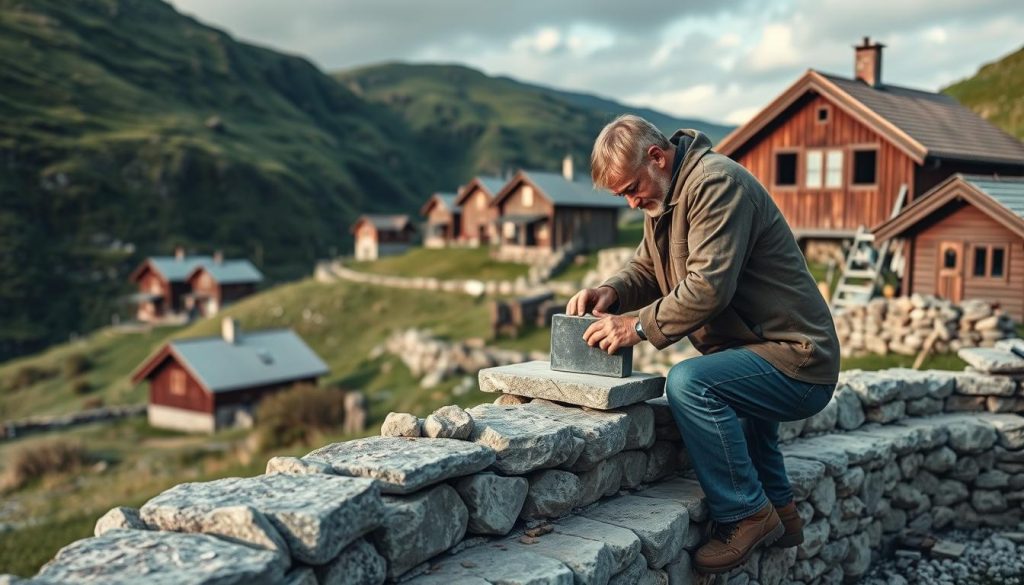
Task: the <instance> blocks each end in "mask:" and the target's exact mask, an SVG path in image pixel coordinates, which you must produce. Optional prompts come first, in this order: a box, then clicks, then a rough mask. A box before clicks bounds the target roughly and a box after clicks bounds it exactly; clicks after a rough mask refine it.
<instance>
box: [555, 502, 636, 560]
mask: <svg viewBox="0 0 1024 585" xmlns="http://www.w3.org/2000/svg"><path fill="white" fill-rule="evenodd" d="M552 527H553V528H554V531H555V532H557V533H559V534H567V535H570V536H576V537H579V538H585V539H588V540H593V541H597V542H600V543H603V544H604V545H605V546H606V548H607V549H608V552H610V553H611V558H612V565H611V572H612V574H616V573H619V572H621V571H623V570H625V569H626V567H628V566H629V565H630V564H632V563H633V561H634V560H635V559H636V558H637V557H638V556H639V555H640V538H639V537H637V535H636V534H634V533H633V531H632V530H628V529H626V528H622V527H620V526H614V525H612V524H607V523H605V522H598V521H597V520H591V519H590V518H584V517H583V516H569V517H566V518H563V519H561V520H558V521H557V522H555V523H553V524H552ZM641 558H643V557H641ZM645 564H646V562H645Z"/></svg>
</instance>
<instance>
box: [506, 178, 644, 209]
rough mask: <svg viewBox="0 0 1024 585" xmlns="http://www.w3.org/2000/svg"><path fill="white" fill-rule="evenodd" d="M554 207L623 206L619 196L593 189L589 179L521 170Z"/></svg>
mask: <svg viewBox="0 0 1024 585" xmlns="http://www.w3.org/2000/svg"><path fill="white" fill-rule="evenodd" d="M523 174H524V175H525V176H526V177H528V178H529V179H530V181H532V182H533V184H535V185H537V188H538V189H540V190H541V191H542V192H543V193H544V196H545V197H547V198H548V199H550V200H551V203H553V204H554V205H555V206H556V207H561V206H564V207H625V206H626V205H625V203H624V201H623V199H622V198H621V197H615V196H614V195H612V194H611V193H605V192H602V191H597V190H595V189H594V185H593V183H591V182H590V181H586V182H583V181H572V182H570V181H566V180H565V177H563V176H562V175H561V173H547V172H539V171H523Z"/></svg>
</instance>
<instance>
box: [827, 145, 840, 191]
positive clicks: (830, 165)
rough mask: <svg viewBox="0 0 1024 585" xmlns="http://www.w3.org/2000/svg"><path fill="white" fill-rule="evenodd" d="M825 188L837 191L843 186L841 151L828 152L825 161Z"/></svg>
mask: <svg viewBox="0 0 1024 585" xmlns="http://www.w3.org/2000/svg"><path fill="white" fill-rule="evenodd" d="M825 162H826V164H825V187H827V188H829V189H838V188H840V187H842V186H843V151H841V150H830V151H828V155H827V157H826V159H825Z"/></svg>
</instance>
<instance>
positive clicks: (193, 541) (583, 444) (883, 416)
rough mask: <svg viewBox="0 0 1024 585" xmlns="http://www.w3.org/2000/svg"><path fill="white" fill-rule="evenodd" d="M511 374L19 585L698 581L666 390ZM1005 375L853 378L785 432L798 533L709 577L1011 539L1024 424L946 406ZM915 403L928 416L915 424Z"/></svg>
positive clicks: (82, 547)
mask: <svg viewBox="0 0 1024 585" xmlns="http://www.w3.org/2000/svg"><path fill="white" fill-rule="evenodd" d="M508 375H509V374H508V373H507V372H506V373H505V374H502V375H500V376H499V375H494V376H491V375H490V374H489V372H488V371H487V370H485V371H484V372H483V373H482V375H481V387H482V389H484V390H489V391H498V392H502V394H501V395H500V396H499V397H498V400H497V401H496V404H481V405H478V406H475V407H473V408H470V409H468V410H462V409H460V408H458V407H446V408H444V409H439V411H437V412H435V413H434V414H433V415H431V417H428V420H431V419H433V422H430V423H428V422H426V421H423V422H421V421H419V420H418V419H416V417H413V416H411V415H406V416H404V417H403V416H401V415H396V416H395V417H394V418H395V419H396V421H398V422H401V421H402V419H404V425H405V428H406V429H410V430H408V431H407V432H409V433H410V434H413V433H422V432H426V433H429V434H432V435H433V436H437V437H439V438H421V437H395V436H380V437H369V438H365V439H357V440H353V441H347V442H342V443H335V444H331V445H327V446H325V447H322V448H320V449H317V450H315V451H312V452H311V453H309V454H307V455H306V456H304V457H301V458H294V457H278V458H274V459H272V460H271V461H269V462H268V465H267V473H266V475H260V476H256V477H252V478H229V479H222V480H216V481H211V482H204V483H189V484H182V485H179V486H176V487H174V488H171V489H170V490H167V491H166V492H164V493H162V494H160V495H158V496H157V497H155V498H153V499H152V500H150V501H149V502H147V503H146V504H144V505H143V506H142V508H141V509H139V510H134V509H130V508H115V509H114V510H111V511H110V512H108V513H107V514H106V515H105V516H104V517H102V518H101V519H100V520H99V521H98V522H97V526H96V537H94V538H90V539H86V540H82V541H78V542H76V543H73V544H71V545H69V546H68V547H65V548H64V549H62V550H61V551H60V552H59V553H58V554H57V556H56V557H55V558H54V559H53V560H52V561H51V562H50V563H48V564H47V565H46V566H44V567H43V569H42V570H41V571H40V573H39V575H38V576H37V577H36V578H34V579H33V580H31V581H28V582H30V583H31V582H35V583H48V582H49V583H54V582H67V581H71V582H78V583H115V582H131V581H133V580H138V579H143V578H144V579H145V580H147V581H152V582H154V583H170V582H184V581H188V582H194V583H225V582H227V583H242V582H245V583H289V584H296V583H309V584H313V583H353V584H359V583H383V582H392V581H398V580H401V581H406V582H408V583H411V584H418V585H430V584H442V583H443V584H445V585H448V584H450V583H467V584H469V583H479V584H485V583H497V582H500V583H508V584H517V583H523V584H526V583H531V584H546V583H552V584H565V585H568V584H569V583H596V584H600V585H605V584H607V583H614V584H625V583H643V584H652V585H653V584H655V583H659V584H660V583H669V584H689V583H697V582H698V579H699V577H698V575H696V574H695V573H694V571H693V569H692V566H691V555H692V553H693V552H694V551H695V550H696V549H697V548H698V547H699V546H700V544H701V535H702V534H703V532H704V530H705V526H704V525H705V523H706V521H707V517H708V511H707V506H706V502H705V501H704V498H703V493H702V491H701V489H700V485H699V484H698V483H697V482H696V481H695V480H694V479H693V476H692V470H691V469H690V465H689V461H688V457H687V454H686V450H685V448H684V446H683V445H682V442H681V439H680V437H679V433H678V430H677V428H676V426H675V424H674V422H673V419H672V416H671V413H670V411H669V408H668V402H667V400H666V398H665V397H664V396H661V397H654V398H651V397H650V396H651V393H650V392H651V389H650V388H649V387H648V386H635V387H634V388H635V391H636V393H637V394H638V395H639V397H640V401H639V402H636V403H631V404H624V405H621V406H618V407H616V408H611V409H608V410H598V409H593V408H581V407H579V406H574V405H568V404H565V403H564V402H563V403H558V402H554V401H551V400H549V399H545V398H542V397H540V395H541V394H543V393H544V392H546V391H542V390H538V387H547V388H549V390H550V392H558V394H557V397H558V398H560V399H563V400H565V399H572V398H573V396H574V393H575V392H583V393H586V389H585V385H586V379H585V378H581V379H580V380H579V381H578V382H577V383H576V388H575V389H568V388H566V387H563V386H560V385H559V384H553V385H549V386H545V385H544V384H539V385H537V386H534V387H531V388H529V391H530V392H532V393H533V394H534V397H533V398H530V397H524V396H517V395H514V394H510V393H508V392H510V391H515V390H516V389H517V388H526V386H523V385H521V384H516V383H514V380H509V379H508V378H507V376H508ZM634 375H636V374H634ZM502 376H505V377H502ZM527 377H528V376H527ZM622 380H623V381H627V380H630V378H624V379H622ZM994 380H999V382H995V381H994ZM1005 380H1011V381H1013V380H1012V379H1010V378H1008V377H1005V376H1004V377H997V376H988V375H986V374H980V373H968V374H964V373H954V372H939V371H929V372H917V371H910V370H889V371H882V372H854V373H851V374H846V375H844V378H843V381H842V383H841V384H840V385H839V388H838V389H837V392H836V395H835V396H834V397H833V400H832V402H831V403H830V404H829V406H828V407H827V408H826V409H825V410H823V411H822V412H821V413H819V414H818V415H815V416H814V417H811V418H810V419H808V420H807V421H803V424H802V425H801V426H800V428H799V430H798V431H796V432H794V430H793V429H794V428H795V427H794V426H792V425H788V426H787V427H786V429H787V431H786V432H787V433H788V434H789V436H788V437H787V439H788V440H787V442H786V443H785V444H784V445H783V447H782V449H783V452H784V454H785V456H786V466H787V472H788V474H789V477H790V480H791V482H792V484H793V488H794V493H795V497H796V500H797V502H798V509H799V511H800V514H801V516H802V517H803V519H804V521H805V523H806V527H805V539H806V540H805V542H804V543H803V544H802V545H800V546H798V547H794V548H789V549H778V548H769V549H763V550H759V551H757V552H755V554H754V555H753V556H752V557H751V559H750V560H749V561H748V562H747V563H746V564H744V565H743V566H741V567H739V568H737V569H735V570H733V571H732V572H730V573H729V574H727V575H725V576H721V577H720V578H719V581H718V582H720V583H730V584H733V585H737V584H740V585H751V584H757V585H779V584H782V583H788V584H798V583H799V584H803V585H810V584H818V583H827V584H838V583H843V582H850V581H853V580H856V579H858V578H860V577H862V576H864V575H865V574H867V572H868V570H869V568H870V567H871V565H872V563H873V562H876V561H878V560H881V558H882V555H883V553H884V552H885V551H887V550H889V549H891V548H892V546H893V544H894V543H895V542H896V541H897V539H898V538H899V536H900V535H901V534H902V533H903V532H904V531H905V530H907V529H912V530H917V531H930V530H941V529H944V528H949V527H954V528H959V529H975V528H978V527H992V528H1000V529H1015V530H1016V529H1020V527H1021V526H1020V525H1021V521H1022V513H1024V509H1022V505H1024V418H1022V417H1020V416H1017V415H1015V414H994V413H988V412H963V411H959V410H958V411H954V412H944V411H946V409H947V406H948V405H951V404H955V402H951V399H954V398H956V397H961V396H963V397H973V396H984V395H999V394H984V393H985V392H992V391H994V390H998V391H1000V392H1001V391H1003V388H1004V386H1005ZM632 383H634V384H636V382H635V381H634V382H632ZM1014 390H1015V391H1016V390H1017V389H1016V388H1015V389H1014ZM589 392H590V393H591V394H594V393H598V394H601V393H603V395H604V396H605V397H606V400H605V402H606V403H607V404H614V403H615V401H616V400H622V397H621V396H618V395H616V394H615V393H614V388H610V389H609V388H605V389H604V390H601V389H600V388H597V387H595V388H593V389H591V390H590V391H589ZM588 399H589V400H593V396H591V397H589V398H588ZM893 404H899V405H902V406H895V407H894V406H890V405H893ZM910 404H915V405H919V406H915V407H914V408H910V406H909V405H910ZM921 406H923V410H925V411H927V412H929V413H930V412H933V411H934V415H932V416H921V415H912V414H908V411H910V410H914V411H918V410H921V409H922V408H921ZM894 413H895V414H894ZM922 414H923V413H922ZM391 418H392V417H389V420H391ZM414 419H415V420H414ZM396 421H392V422H396ZM396 424H397V422H396ZM424 429H432V430H426V431H425V430H424ZM445 436H446V437H462V438H440V437H445ZM8 579H9V582H18V581H17V580H12V579H10V578H8ZM0 582H2V581H0Z"/></svg>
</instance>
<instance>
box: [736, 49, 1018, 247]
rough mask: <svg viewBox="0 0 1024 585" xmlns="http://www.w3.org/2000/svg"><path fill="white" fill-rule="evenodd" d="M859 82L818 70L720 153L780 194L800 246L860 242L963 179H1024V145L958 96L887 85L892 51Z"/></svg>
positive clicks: (862, 59)
mask: <svg viewBox="0 0 1024 585" xmlns="http://www.w3.org/2000/svg"><path fill="white" fill-rule="evenodd" d="M854 48H855V58H854V78H853V79H850V78H846V77H840V76H837V75H831V74H826V73H821V72H818V71H814V70H809V71H807V73H805V74H804V75H803V76H802V77H801V78H800V79H798V80H797V81H796V82H795V83H794V84H793V85H791V86H790V87H789V88H788V89H786V90H785V91H784V92H783V93H782V95H780V96H778V97H777V98H775V100H773V101H772V102H771V103H770V104H768V106H767V107H765V108H764V109H763V110H761V111H760V112H759V113H758V114H756V115H755V116H754V117H753V118H752V119H751V120H750V121H749V122H747V123H746V124H744V125H743V126H741V127H739V128H737V129H736V130H734V131H733V132H732V133H730V134H729V135H728V136H726V137H725V138H724V139H723V140H722V141H721V142H720V143H719V144H718V146H717V147H716V150H717V151H718V152H720V153H723V154H725V155H727V156H729V157H731V158H733V159H734V160H736V161H738V162H739V163H740V164H742V165H743V166H745V167H746V168H748V169H749V170H750V171H751V172H752V173H753V174H754V175H755V176H756V177H757V178H758V179H759V180H760V181H761V182H762V183H763V184H764V185H765V186H766V187H768V189H769V191H770V192H771V194H772V198H773V199H774V200H775V202H776V203H777V204H778V206H779V208H780V209H781V210H782V213H783V215H784V216H785V217H786V221H787V222H789V224H790V226H791V227H792V228H793V231H794V233H795V234H796V235H797V237H798V238H799V239H814V238H821V239H835V238H846V237H849V236H852V235H853V234H854V233H855V231H856V230H857V228H858V227H859V226H864V227H866V228H871V227H872V226H875V225H878V224H879V223H881V222H883V221H885V220H887V219H888V218H889V217H890V215H891V213H892V210H893V207H894V203H895V201H896V198H897V194H898V193H899V191H900V187H901V186H903V185H906V187H907V202H910V201H913V200H915V199H917V198H918V197H919V196H920V195H921V194H923V193H925V192H926V191H928V190H930V189H932V188H933V187H935V186H936V185H938V184H939V183H942V182H943V181H944V180H945V179H946V178H947V177H949V176H950V175H952V174H955V173H973V174H995V173H998V174H1011V175H1014V174H1024V144H1022V143H1021V142H1020V141H1019V140H1017V139H1016V138H1014V137H1012V136H1010V135H1008V134H1006V133H1005V132H1003V131H1002V130H1000V129H999V128H996V127H995V126H994V125H992V124H990V123H988V122H987V121H985V120H984V119H983V118H981V117H980V116H978V115H977V114H975V113H974V112H972V111H971V110H969V109H967V108H966V107H964V106H962V105H960V104H959V103H957V102H956V100H954V99H953V98H952V97H949V96H946V95H943V94H937V93H932V92H927V91H920V90H916V89H908V88H905V87H899V86H896V85H889V84H887V83H883V82H882V48H883V45H881V44H878V43H871V42H870V40H869V39H867V38H865V39H864V43H863V44H862V45H859V46H856V47H854Z"/></svg>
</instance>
